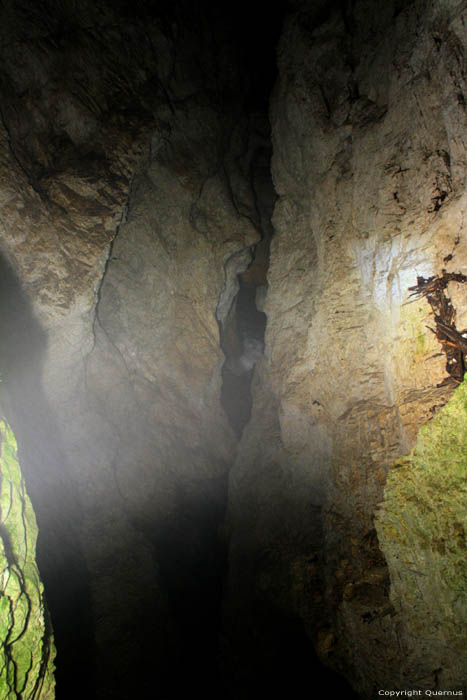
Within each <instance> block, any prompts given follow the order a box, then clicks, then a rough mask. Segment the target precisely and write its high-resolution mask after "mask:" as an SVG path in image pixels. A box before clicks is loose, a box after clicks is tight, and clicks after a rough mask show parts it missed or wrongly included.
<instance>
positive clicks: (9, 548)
mask: <svg viewBox="0 0 467 700" xmlns="http://www.w3.org/2000/svg"><path fill="white" fill-rule="evenodd" d="M36 539H37V525H36V519H35V517H34V512H33V509H32V505H31V502H30V500H29V497H28V495H27V493H26V490H25V485H24V480H23V477H22V475H21V470H20V467H19V464H18V460H17V447H16V441H15V438H14V436H13V433H12V431H11V429H10V427H9V426H8V425H7V424H6V423H5V422H4V421H2V422H1V423H0V540H1V541H0V581H1V583H0V611H1V618H0V619H1V622H0V694H1V697H2V698H4V699H5V700H13V699H14V698H18V697H23V698H38V700H53V698H54V697H55V694H54V686H55V682H54V677H53V671H54V663H53V661H54V657H55V648H54V642H53V636H52V630H51V627H50V621H49V614H48V611H47V609H46V605H45V601H44V589H43V586H42V582H41V580H40V577H39V572H38V569H37V564H36V559H35V555H36Z"/></svg>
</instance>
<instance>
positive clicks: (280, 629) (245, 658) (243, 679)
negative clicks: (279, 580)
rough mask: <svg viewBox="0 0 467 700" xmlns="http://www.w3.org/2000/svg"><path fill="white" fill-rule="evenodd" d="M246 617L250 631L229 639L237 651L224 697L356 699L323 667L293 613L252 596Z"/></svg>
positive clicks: (233, 699)
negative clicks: (243, 635) (249, 614)
mask: <svg viewBox="0 0 467 700" xmlns="http://www.w3.org/2000/svg"><path fill="white" fill-rule="evenodd" d="M250 620H251V622H250V623H249V621H248V620H244V623H243V624H244V626H245V629H248V633H249V636H248V638H246V639H237V640H234V641H235V643H236V645H237V649H239V650H241V652H240V654H239V657H238V659H237V663H238V666H237V668H236V669H235V666H232V669H233V673H234V676H235V677H233V678H230V681H229V688H228V692H227V693H226V695H225V696H224V697H226V698H228V699H229V700H257V699H258V698H269V697H281V698H300V697H304V696H305V697H310V698H313V697H337V698H345V700H358V697H359V696H358V695H356V694H355V692H354V691H353V690H352V688H351V687H350V685H349V684H348V682H347V680H346V679H345V678H343V677H342V676H340V675H338V674H337V673H334V672H333V671H331V670H330V669H328V668H326V667H325V666H323V664H322V663H321V661H320V660H319V659H318V657H317V655H316V652H315V650H314V648H313V644H312V643H311V641H310V639H309V638H308V636H307V635H306V632H305V630H304V627H303V623H302V621H301V620H300V619H299V618H298V617H292V616H287V615H285V614H284V613H283V612H282V611H281V610H279V609H278V608H275V607H272V606H268V604H267V603H265V601H264V600H257V601H256V603H255V604H253V608H252V610H251V618H250Z"/></svg>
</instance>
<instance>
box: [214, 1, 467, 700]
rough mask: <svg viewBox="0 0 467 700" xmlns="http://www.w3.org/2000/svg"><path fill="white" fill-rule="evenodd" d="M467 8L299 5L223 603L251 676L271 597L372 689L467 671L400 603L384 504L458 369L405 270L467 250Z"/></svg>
mask: <svg viewBox="0 0 467 700" xmlns="http://www.w3.org/2000/svg"><path fill="white" fill-rule="evenodd" d="M464 10H465V8H464V4H463V3H458V2H454V1H453V2H449V3H437V2H436V3H427V2H424V1H420V2H409V3H395V2H387V3H385V4H384V7H383V6H381V5H380V4H378V5H377V6H376V4H374V3H368V2H363V1H357V2H355V3H353V4H352V7H350V6H349V7H347V6H344V5H342V6H341V5H339V6H337V4H336V6H335V7H332V6H331V7H330V6H326V7H324V5H323V7H321V8H319V7H317V6H315V5H314V4H312V3H307V2H302V3H297V7H296V10H295V11H294V12H293V13H291V15H290V16H289V18H288V20H287V21H286V26H285V30H284V33H283V36H282V38H281V42H280V45H279V49H278V56H279V79H278V83H277V85H276V88H275V90H274V94H273V98H272V106H271V122H272V138H273V147H274V156H273V161H272V171H273V179H274V184H275V187H276V190H277V193H278V195H279V200H278V203H277V205H276V208H275V213H274V217H273V223H274V227H275V232H276V233H275V236H274V238H273V240H272V245H271V261H270V268H269V272H268V285H269V290H268V296H267V299H266V303H265V306H264V310H265V312H266V314H267V317H268V322H267V330H266V346H265V357H264V360H263V361H262V362H261V363H260V365H259V366H257V372H256V376H255V378H254V381H253V387H254V389H253V396H254V402H253V412H252V420H251V422H250V424H249V425H248V426H247V428H246V430H245V433H244V435H243V438H242V442H241V446H240V450H239V454H238V457H237V461H236V464H235V467H234V468H233V471H232V473H231V478H230V496H229V513H230V515H229V523H230V529H231V550H230V562H231V564H230V576H229V589H228V594H227V598H228V602H227V604H226V610H225V616H226V621H227V626H228V628H229V629H230V630H231V633H232V635H231V636H232V638H234V637H235V636H236V637H237V639H241V640H242V643H241V644H239V645H238V646H237V647H235V644H234V651H233V652H232V650H230V651H229V653H230V654H232V655H233V656H235V655H236V658H237V667H238V668H237V671H238V674H239V675H241V673H242V671H243V670H244V668H245V665H246V664H250V665H251V667H254V666H255V664H256V665H257V666H258V665H259V664H261V659H264V654H263V653H262V652H261V651H258V650H260V649H261V646H262V645H261V644H260V643H258V640H260V639H261V634H262V632H261V630H262V629H264V612H261V610H263V609H264V608H266V610H269V611H270V612H269V614H270V615H273V614H275V613H274V611H276V613H277V614H279V612H280V614H281V615H282V616H283V615H288V616H292V617H295V618H296V619H298V620H302V621H303V624H304V626H305V629H306V631H307V633H308V635H309V637H310V638H311V639H312V640H313V642H314V645H315V648H316V649H317V651H318V653H319V655H320V657H321V659H322V660H323V661H324V662H325V663H326V664H328V665H330V666H332V667H333V668H335V669H337V670H340V671H341V672H343V673H345V675H347V677H348V678H349V679H350V680H351V681H352V684H353V685H354V687H356V688H357V689H358V690H359V692H360V693H361V694H362V696H363V697H373V694H374V692H375V689H376V690H377V689H378V688H386V687H388V688H389V687H390V688H400V689H403V688H408V687H410V688H433V689H434V688H445V689H451V690H453V689H456V688H458V687H459V684H461V683H462V678H461V677H460V676H459V674H458V673H457V672H456V671H455V670H454V669H459V658H458V650H457V651H456V650H454V648H451V651H450V652H446V653H445V654H444V655H443V660H442V665H443V668H444V669H445V671H440V670H439V664H438V666H436V664H435V661H434V659H435V657H436V655H437V654H436V651H435V647H433V648H432V649H431V651H430V653H428V651H427V650H428V649H429V647H430V641H426V640H425V641H424V642H423V643H422V642H421V641H420V642H417V641H416V640H414V639H413V638H412V637H411V636H410V635H412V634H413V633H414V631H413V630H411V628H410V623H409V622H408V618H407V617H406V615H407V607H406V606H405V604H401V605H400V606H399V607H398V608H397V609H395V608H394V607H393V605H392V604H391V600H393V597H392V598H391V600H390V599H389V597H388V587H389V574H391V577H392V578H391V585H392V586H396V588H397V591H398V593H397V595H398V596H399V599H401V598H402V597H403V596H404V595H405V594H406V593H407V595H408V592H407V590H404V584H403V583H402V582H400V583H398V584H396V582H395V579H394V578H393V577H394V576H395V569H394V566H393V565H391V568H390V572H388V570H387V568H386V566H385V559H384V557H382V555H381V552H380V550H379V547H378V540H377V536H376V532H375V528H374V513H375V508H376V506H377V504H378V503H379V502H380V501H381V500H382V496H383V487H384V484H385V481H386V475H387V470H388V468H389V466H390V465H391V464H392V463H393V462H394V461H395V460H396V459H397V458H398V457H400V456H401V455H403V454H407V452H408V451H409V449H410V448H411V447H412V446H413V445H414V441H415V438H416V435H417V433H418V430H419V428H420V426H421V425H422V424H423V423H425V422H426V421H427V420H429V419H430V418H431V417H432V415H433V414H434V413H435V412H436V411H437V410H438V408H439V406H441V405H442V404H444V403H445V402H446V400H447V399H448V397H449V395H450V393H451V392H452V389H453V386H455V383H454V382H452V381H451V382H449V381H448V383H447V384H445V383H444V382H443V380H444V379H445V378H446V377H447V374H446V370H445V365H446V357H445V355H444V353H443V351H442V347H441V345H440V344H439V342H438V341H437V339H436V337H435V335H434V334H433V333H432V332H431V331H430V330H429V328H427V326H428V327H430V326H432V327H433V328H434V319H433V315H432V312H431V309H430V306H429V305H428V304H427V303H426V299H424V298H412V297H410V292H409V287H411V286H413V285H416V283H417V276H421V277H424V278H429V277H431V276H434V275H441V274H442V270H443V269H446V270H447V271H448V272H462V270H463V269H464V268H465V264H466V256H467V244H466V231H465V218H464V209H465V203H466V199H465V172H466V171H465V165H466V141H465V134H466V113H465V48H466V42H465V28H464V23H463V22H465V16H464ZM459 286H462V285H459ZM461 307H462V304H461ZM463 312H464V310H463V309H462V308H459V309H458V314H461V313H463ZM459 328H462V324H461V325H460V326H459ZM440 517H446V518H447V519H449V517H450V516H449V513H448V512H446V513H444V511H443V515H440ZM387 546H388V545H387V539H386V547H387ZM383 548H384V547H383ZM385 551H387V549H385ZM449 600H450V599H449ZM449 600H448V599H446V600H444V604H445V613H444V614H446V615H447V614H448V613H447V610H448V608H449V605H450V603H449ZM246 630H251V632H248V633H247V632H246ZM245 635H246V636H247V637H248V636H249V638H250V640H251V644H249V645H245V644H244V641H243V638H244V637H245ZM427 645H428V646H427ZM263 648H264V645H263ZM242 649H243V651H242ZM407 649H410V650H411V651H410V661H407V659H406V650H407ZM268 653H269V652H268ZM422 659H423V663H422ZM428 659H430V661H429V662H428ZM440 663H441V662H440ZM239 669H240V670H239ZM437 669H438V670H437ZM421 671H422V673H420V672H421ZM443 673H445V675H443Z"/></svg>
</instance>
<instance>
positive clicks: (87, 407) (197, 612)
mask: <svg viewBox="0 0 467 700" xmlns="http://www.w3.org/2000/svg"><path fill="white" fill-rule="evenodd" d="M201 5H202V6H201V7H198V5H196V7H195V6H193V4H192V3H190V2H179V3H176V4H175V6H173V7H172V4H171V3H168V4H167V5H166V4H165V3H159V4H158V7H157V8H152V7H151V6H150V3H148V4H144V3H143V4H141V5H140V6H138V8H137V11H135V8H133V7H131V6H130V5H129V4H128V3H125V2H121V3H110V2H109V3H105V2H100V3H93V2H84V3H80V4H79V6H78V5H77V4H76V3H74V2H54V1H53V0H50V1H47V2H44V3H41V4H40V5H37V6H36V5H34V6H31V4H30V3H26V2H25V3H22V2H10V3H4V8H3V10H2V12H3V18H2V23H1V28H0V43H1V50H2V68H1V71H0V90H1V99H2V107H1V116H2V122H1V129H0V130H1V139H2V141H1V143H2V146H1V155H0V160H1V163H0V178H1V197H2V200H1V203H0V204H1V226H2V230H1V245H2V248H1V250H2V256H3V258H4V262H3V265H2V297H3V298H4V299H5V300H8V303H6V304H5V305H4V307H3V318H2V323H3V327H5V328H8V329H9V333H8V335H6V334H4V333H2V358H3V363H2V367H4V390H5V405H6V408H7V412H8V415H9V417H10V420H11V422H12V424H13V425H14V427H15V430H16V431H17V434H18V437H19V438H20V443H21V445H22V456H21V459H22V463H23V469H24V472H25V476H26V479H27V482H28V485H30V486H29V488H30V490H31V494H32V497H33V501H34V504H35V508H36V513H37V517H38V521H39V527H40V539H39V561H40V566H41V571H43V576H44V579H45V584H46V589H47V595H48V597H49V600H50V607H51V611H52V616H53V622H54V628H55V632H56V637H57V647H58V656H57V674H58V675H57V692H58V696H59V697H66V698H70V697H72V696H73V694H76V696H77V697H80V698H82V697H87V698H91V697H93V696H94V694H95V693H96V692H97V695H98V697H100V698H128V697H152V695H153V693H154V692H156V691H157V693H158V696H160V697H182V696H183V694H184V692H183V691H184V689H185V692H186V689H188V688H189V689H192V688H193V687H196V686H197V685H200V687H203V688H204V690H205V692H206V693H209V692H210V690H209V683H211V684H212V683H214V682H215V670H214V671H212V669H210V670H209V673H208V674H207V675H206V659H209V658H215V650H211V648H210V647H209V645H210V644H213V643H215V638H216V633H217V630H216V629H215V626H216V624H217V622H216V618H215V611H216V607H217V606H218V604H219V595H220V593H219V587H220V580H221V570H222V567H223V555H222V545H221V540H220V537H219V534H218V526H219V523H220V521H221V519H222V515H223V511H224V508H225V498H226V475H227V469H228V467H229V466H230V464H231V461H232V457H233V453H234V447H235V437H234V434H233V431H232V429H231V427H230V426H229V424H228V421H227V418H226V416H225V414H224V411H223V410H222V407H221V404H220V397H221V368H222V365H223V363H224V361H225V357H224V354H223V352H222V350H221V348H220V341H219V326H218V323H222V321H223V320H224V318H223V317H222V316H221V315H220V314H219V313H218V305H219V302H220V299H221V296H222V295H223V296H222V299H223V300H224V305H225V309H224V311H225V314H224V316H225V315H226V314H227V313H228V312H229V307H230V304H231V303H232V301H233V297H234V295H235V290H233V291H229V289H228V287H229V285H233V286H235V283H236V279H229V276H228V274H227V268H228V265H229V260H231V259H232V258H235V257H236V258H238V256H240V258H241V261H240V264H238V265H237V266H236V272H237V273H239V272H241V271H242V270H245V268H246V267H247V266H248V264H249V262H250V261H251V253H250V247H251V246H252V245H254V244H255V243H256V242H258V241H259V239H260V234H259V230H260V226H261V211H260V209H259V208H258V205H257V202H256V201H255V199H256V193H255V190H254V188H253V187H252V185H251V181H250V180H251V178H250V169H251V167H252V165H251V164H252V163H253V162H256V161H257V153H258V152H259V151H260V150H261V149H262V148H264V140H265V136H264V129H266V132H268V125H267V121H266V120H265V116H264V114H263V115H262V114H260V113H258V109H259V107H261V106H262V101H263V97H262V96H263V95H264V91H265V90H266V92H267V91H268V90H269V89H270V86H269V85H268V83H267V80H266V79H265V78H264V75H263V68H264V66H263V64H262V62H261V59H260V60H256V64H255V65H253V66H252V65H250V64H251V60H250V58H249V52H250V51H251V36H252V35H251V31H250V29H247V30H246V31H244V33H243V38H244V40H245V41H244V42H240V43H238V42H237V40H236V37H237V34H238V31H239V28H240V26H241V17H242V15H241V13H239V9H238V7H235V8H233V11H232V12H230V11H228V12H227V13H225V12H224V11H218V10H217V9H216V8H211V7H210V6H209V3H202V4H201ZM265 124H266V126H265ZM266 138H267V136H266ZM226 287H227V288H226ZM229 295H230V297H229ZM226 298H227V302H226V301H225V300H226ZM10 302H11V303H10ZM216 314H217V316H216ZM210 607H211V608H212V611H210V610H209V608H210ZM206 610H208V612H207V613H206ZM213 626H214V627H213ZM94 664H95V666H96V668H95V669H94V668H93V666H94ZM213 665H214V669H215V665H216V664H215V661H214V662H213ZM181 669H183V671H181ZM60 674H61V675H60ZM72 679H79V682H74V681H73V680H72ZM206 683H208V685H206ZM217 692H218V690H217V689H216V696H217Z"/></svg>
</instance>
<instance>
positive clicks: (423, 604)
mask: <svg viewBox="0 0 467 700" xmlns="http://www.w3.org/2000/svg"><path fill="white" fill-rule="evenodd" d="M466 376H467V375H466ZM376 528H377V532H378V537H379V541H380V546H381V549H382V551H383V553H384V555H385V557H386V559H387V562H388V565H389V569H390V574H391V597H392V600H393V603H394V605H395V607H396V609H399V610H400V611H401V612H402V613H403V615H404V618H405V620H406V622H407V629H408V630H409V635H410V634H411V635H413V639H414V642H413V643H414V645H415V644H416V643H417V641H416V640H417V639H418V640H421V639H422V640H424V642H423V643H424V645H425V648H426V649H427V650H428V651H427V653H430V652H429V650H430V649H431V650H432V651H433V654H439V655H440V656H441V657H442V658H443V659H444V661H443V663H444V666H445V668H446V666H448V667H449V669H447V668H446V673H447V677H449V678H450V679H451V682H452V683H458V684H461V683H462V680H463V673H464V668H463V667H464V663H465V653H466V650H467V546H466V531H467V383H466V381H464V382H463V384H461V385H460V386H459V387H458V389H457V390H456V391H455V392H454V394H453V396H452V398H451V400H450V401H449V402H448V404H447V405H446V406H444V408H443V409H441V410H440V411H439V413H438V414H437V416H436V417H435V418H433V419H432V420H431V421H430V422H429V423H427V424H426V425H425V426H423V427H422V428H421V430H420V432H419V434H418V437H417V442H416V445H415V448H414V449H413V451H412V452H411V453H410V455H409V456H407V457H405V458H404V459H401V460H399V461H398V462H397V463H396V464H395V465H394V467H393V468H392V469H391V470H390V472H389V475H388V480H387V484H386V488H385V491H384V502H383V504H382V506H381V508H380V511H379V513H378V515H377V519H376Z"/></svg>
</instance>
